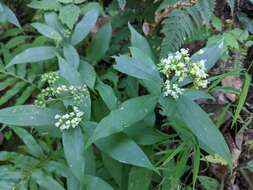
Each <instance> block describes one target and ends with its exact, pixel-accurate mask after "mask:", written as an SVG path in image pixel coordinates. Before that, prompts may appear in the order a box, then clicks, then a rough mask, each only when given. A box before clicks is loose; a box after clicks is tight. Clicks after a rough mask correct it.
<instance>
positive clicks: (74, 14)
mask: <svg viewBox="0 0 253 190" xmlns="http://www.w3.org/2000/svg"><path fill="white" fill-rule="evenodd" d="M80 12H81V11H80V8H79V7H78V6H76V5H73V4H70V5H66V6H64V7H62V8H61V9H60V13H59V18H60V20H61V22H62V23H63V24H66V25H67V26H68V27H69V28H70V29H72V28H73V26H74V25H75V23H76V21H77V20H78V18H79V15H80Z"/></svg>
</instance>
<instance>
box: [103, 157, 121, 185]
mask: <svg viewBox="0 0 253 190" xmlns="http://www.w3.org/2000/svg"><path fill="white" fill-rule="evenodd" d="M102 158H103V164H104V166H105V168H106V170H107V171H108V172H109V173H110V174H111V176H112V178H113V179H114V181H115V182H116V183H117V184H118V185H119V186H121V184H122V175H123V164H121V163H120V162H118V161H116V160H114V159H112V158H111V157H109V156H108V155H107V154H105V153H102Z"/></svg>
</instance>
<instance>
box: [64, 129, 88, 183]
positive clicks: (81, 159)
mask: <svg viewBox="0 0 253 190" xmlns="http://www.w3.org/2000/svg"><path fill="white" fill-rule="evenodd" d="M62 142H63V149H64V154H65V157H66V160H67V162H68V164H69V167H70V169H71V171H72V172H73V174H74V175H75V176H76V178H77V179H79V180H81V179H82V178H83V177H84V169H85V154H84V153H85V152H84V151H85V150H84V138H83V134H82V130H81V129H80V127H78V128H76V129H70V130H65V131H63V134H62Z"/></svg>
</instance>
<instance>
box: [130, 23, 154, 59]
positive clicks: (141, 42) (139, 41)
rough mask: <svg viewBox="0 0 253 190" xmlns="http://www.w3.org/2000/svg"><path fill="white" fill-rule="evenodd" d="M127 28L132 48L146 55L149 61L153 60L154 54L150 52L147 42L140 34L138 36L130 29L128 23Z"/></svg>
mask: <svg viewBox="0 0 253 190" xmlns="http://www.w3.org/2000/svg"><path fill="white" fill-rule="evenodd" d="M128 27H129V29H130V32H131V44H132V46H133V47H136V48H139V49H140V50H142V51H143V52H144V53H145V54H146V55H148V56H149V57H150V58H151V59H153V60H154V54H153V51H152V49H151V47H150V46H149V43H148V41H147V40H146V39H145V38H144V37H143V36H142V35H141V34H139V33H138V32H137V31H136V30H135V29H134V28H133V27H132V25H131V24H130V23H129V24H128Z"/></svg>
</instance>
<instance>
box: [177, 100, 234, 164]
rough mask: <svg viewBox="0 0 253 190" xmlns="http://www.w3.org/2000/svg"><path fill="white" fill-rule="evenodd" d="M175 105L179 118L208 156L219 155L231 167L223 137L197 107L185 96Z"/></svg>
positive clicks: (229, 155) (228, 152)
mask: <svg viewBox="0 0 253 190" xmlns="http://www.w3.org/2000/svg"><path fill="white" fill-rule="evenodd" d="M176 105H177V111H178V113H179V117H180V118H181V120H182V121H183V122H184V123H185V125H186V126H187V127H189V129H190V130H191V131H192V132H193V134H194V135H196V137H197V139H198V141H199V142H200V145H201V146H202V148H203V149H205V150H206V151H207V152H209V153H210V154H214V153H216V154H218V155H220V156H221V157H223V158H224V159H225V160H226V161H227V162H228V163H229V164H230V166H231V164H232V162H231V154H230V151H229V148H228V146H227V144H226V141H225V140H224V137H223V136H222V134H221V133H220V131H219V130H218V129H217V128H216V126H215V125H214V123H213V122H212V120H211V119H210V118H209V117H208V115H207V114H206V113H205V112H204V111H203V110H202V109H201V108H200V107H199V105H197V104H196V103H195V102H193V101H192V100H191V99H189V98H187V97H185V96H181V97H180V98H179V99H178V100H177V101H176Z"/></svg>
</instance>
